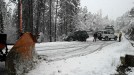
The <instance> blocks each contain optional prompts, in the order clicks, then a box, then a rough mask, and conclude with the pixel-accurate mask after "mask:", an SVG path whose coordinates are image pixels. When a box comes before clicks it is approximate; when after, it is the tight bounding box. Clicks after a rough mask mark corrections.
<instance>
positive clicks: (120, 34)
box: [119, 32, 122, 42]
mask: <svg viewBox="0 0 134 75" xmlns="http://www.w3.org/2000/svg"><path fill="white" fill-rule="evenodd" d="M121 37H122V32H120V33H119V42H121Z"/></svg>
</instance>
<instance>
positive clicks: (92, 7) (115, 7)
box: [81, 0, 134, 19]
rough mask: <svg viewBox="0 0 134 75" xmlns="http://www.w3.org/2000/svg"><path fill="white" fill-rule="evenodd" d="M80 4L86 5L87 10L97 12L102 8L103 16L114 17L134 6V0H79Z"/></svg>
mask: <svg viewBox="0 0 134 75" xmlns="http://www.w3.org/2000/svg"><path fill="white" fill-rule="evenodd" d="M81 6H82V7H84V6H87V8H88V11H90V12H92V13H97V12H98V11H99V10H100V9H101V10H102V14H103V16H106V15H108V16H109V18H110V19H116V18H117V17H119V16H121V15H122V14H123V13H125V12H126V11H128V10H130V9H131V8H132V7H134V0H81Z"/></svg>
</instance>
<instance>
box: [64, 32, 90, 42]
mask: <svg viewBox="0 0 134 75" xmlns="http://www.w3.org/2000/svg"><path fill="white" fill-rule="evenodd" d="M88 37H89V36H88V34H87V32H86V31H76V32H74V33H72V34H70V35H69V36H67V37H66V38H65V39H64V40H65V41H86V39H87V38H88Z"/></svg>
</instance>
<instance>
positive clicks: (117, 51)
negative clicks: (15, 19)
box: [0, 37, 134, 75]
mask: <svg viewBox="0 0 134 75" xmlns="http://www.w3.org/2000/svg"><path fill="white" fill-rule="evenodd" d="M92 41H93V37H90V38H88V39H87V42H78V41H73V42H51V43H50V42H46V43H37V44H36V50H37V53H38V55H39V56H40V57H41V58H42V59H40V63H38V64H37V65H36V68H35V69H33V70H31V71H30V72H29V73H27V74H26V75H113V74H117V71H116V69H117V66H119V65H120V64H121V62H120V56H125V55H126V54H131V55H133V54H134V48H133V47H132V46H131V43H130V42H129V41H128V40H127V39H126V38H124V37H123V40H122V41H121V42H118V41H99V40H97V42H92ZM8 48H12V46H8ZM131 69H132V72H127V74H128V75H134V68H131ZM5 72H6V71H5V68H4V63H0V74H2V75H7V74H6V73H5Z"/></svg>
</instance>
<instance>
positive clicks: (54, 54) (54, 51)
mask: <svg viewBox="0 0 134 75" xmlns="http://www.w3.org/2000/svg"><path fill="white" fill-rule="evenodd" d="M115 42H116V41H97V42H92V39H91V38H90V39H88V40H87V42H58V43H57V42H56V44H54V43H49V44H48V43H41V44H36V50H37V53H38V54H39V55H40V56H41V57H42V58H43V59H45V60H47V61H56V60H62V59H67V58H72V57H79V56H83V55H87V54H90V53H93V52H95V51H99V50H101V49H102V48H103V47H105V46H107V45H110V44H112V43H115Z"/></svg>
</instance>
